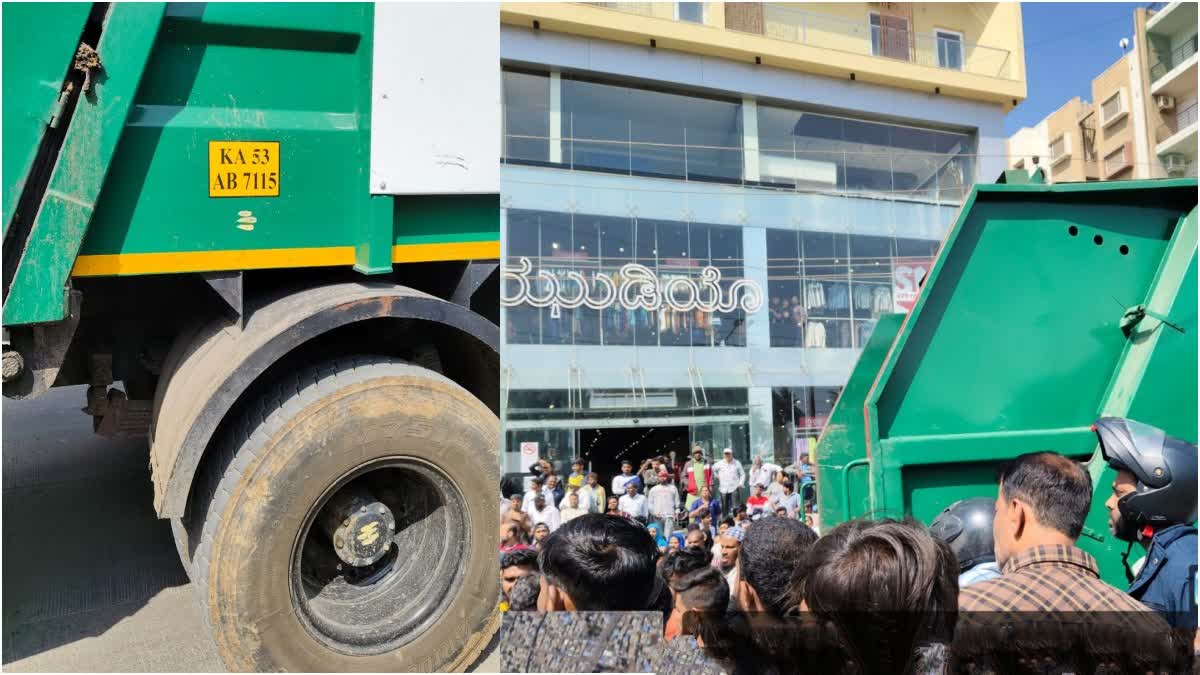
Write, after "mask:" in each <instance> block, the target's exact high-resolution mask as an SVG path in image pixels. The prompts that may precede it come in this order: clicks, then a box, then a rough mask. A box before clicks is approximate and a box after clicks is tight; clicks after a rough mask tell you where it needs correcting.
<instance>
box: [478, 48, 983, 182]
mask: <svg viewBox="0 0 1200 675" xmlns="http://www.w3.org/2000/svg"><path fill="white" fill-rule="evenodd" d="M503 78H504V80H503V84H504V115H503V119H504V125H503V131H502V133H503V134H504V138H503V139H502V143H501V147H502V151H503V153H504V157H503V160H504V161H505V162H508V163H516V164H535V165H551V166H558V167H563V168H568V169H572V170H584V171H601V172H607V173H617V174H622V175H628V176H642V177H658V178H672V179H681V180H687V181H700V182H708V183H730V184H738V185H751V186H759V187H775V188H787V189H792V190H802V191H816V192H835V193H837V192H856V193H874V194H886V195H888V196H890V197H891V198H900V199H909V200H916V201H932V202H938V203H961V201H962V199H963V197H964V196H965V193H966V190H967V189H969V187H970V183H971V180H972V177H973V176H974V173H975V162H974V152H975V147H976V144H975V141H974V136H973V135H972V134H968V133H961V132H953V131H946V130H937V129H929V128H921V127H914V126H908V125H902V124H895V123H885V122H879V121H871V120H865V119H855V118H851V117H844V116H836V115H831V114H825V113H817V112H813V111H806V110H801V109H793V108H787V107H779V106H772V105H766V104H762V103H759V104H756V105H755V107H754V111H753V114H754V122H755V124H754V128H756V129H757V135H756V137H755V139H754V140H755V145H754V146H752V147H756V148H757V149H751V150H747V144H746V136H745V132H746V129H745V127H744V119H743V115H744V114H747V113H746V112H745V111H744V110H743V108H744V104H743V102H742V101H740V100H730V99H722V98H718V97H711V96H700V95H695V94H684V93H676V92H670V91H663V90H659V89H652V88H648V87H644V86H631V85H628V84H611V83H606V82H600V81H594V80H591V79H583V78H579V77H572V76H568V75H565V74H564V75H562V76H561V77H560V78H559V79H558V81H557V85H556V86H557V87H558V94H557V96H553V95H552V94H551V88H552V87H553V86H555V84H554V82H553V81H552V78H551V77H550V75H549V74H548V73H536V72H532V71H519V70H505V71H504V73H503ZM553 98H557V99H558V100H559V101H560V104H559V106H558V108H557V109H556V110H555V111H554V114H553V115H552V114H551V107H552V106H551V100H552V99H553ZM552 119H554V120H556V121H557V123H556V126H555V128H551V120H552Z"/></svg>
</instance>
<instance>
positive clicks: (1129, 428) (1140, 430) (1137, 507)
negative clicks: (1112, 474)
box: [1092, 417, 1196, 541]
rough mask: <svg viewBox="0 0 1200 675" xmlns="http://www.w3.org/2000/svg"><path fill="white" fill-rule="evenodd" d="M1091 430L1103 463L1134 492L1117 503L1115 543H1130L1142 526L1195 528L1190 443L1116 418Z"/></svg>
mask: <svg viewBox="0 0 1200 675" xmlns="http://www.w3.org/2000/svg"><path fill="white" fill-rule="evenodd" d="M1092 430H1093V431H1095V432H1096V435H1097V436H1099V437H1100V452H1101V453H1102V455H1103V456H1104V461H1105V462H1107V463H1108V465H1109V466H1111V467H1112V468H1114V469H1117V470H1122V469H1124V470H1125V471H1128V472H1130V473H1132V474H1133V475H1134V477H1135V478H1136V479H1137V490H1135V491H1134V492H1130V493H1129V494H1127V495H1125V496H1124V497H1121V498H1120V499H1119V500H1117V509H1118V510H1119V511H1120V513H1121V522H1120V524H1119V525H1118V530H1117V532H1116V536H1117V538H1118V539H1123V540H1125V541H1134V540H1136V539H1137V536H1138V533H1139V532H1141V531H1142V530H1143V529H1145V528H1146V527H1147V526H1149V527H1151V528H1154V529H1159V528H1163V527H1166V526H1168V525H1175V524H1177V523H1185V524H1190V523H1193V522H1195V520H1196V444H1195V443H1188V442H1187V441H1185V440H1183V439H1179V438H1172V437H1170V436H1167V435H1166V433H1165V432H1163V430H1162V429H1156V428H1155V427H1152V426H1150V425H1148V424H1142V423H1141V422H1135V421H1133V420H1128V419H1124V418H1121V417H1101V418H1100V419H1098V420H1096V423H1095V424H1094V425H1092Z"/></svg>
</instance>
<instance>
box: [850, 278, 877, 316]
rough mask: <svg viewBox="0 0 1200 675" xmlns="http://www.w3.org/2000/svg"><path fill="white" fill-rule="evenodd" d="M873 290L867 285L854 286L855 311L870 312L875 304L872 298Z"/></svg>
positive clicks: (857, 284)
mask: <svg viewBox="0 0 1200 675" xmlns="http://www.w3.org/2000/svg"><path fill="white" fill-rule="evenodd" d="M871 291H872V288H871V287H870V286H869V285H867V284H859V283H856V284H855V285H854V309H865V310H868V311H869V310H870V309H871V307H872V306H873V304H874V302H873V299H872V297H871Z"/></svg>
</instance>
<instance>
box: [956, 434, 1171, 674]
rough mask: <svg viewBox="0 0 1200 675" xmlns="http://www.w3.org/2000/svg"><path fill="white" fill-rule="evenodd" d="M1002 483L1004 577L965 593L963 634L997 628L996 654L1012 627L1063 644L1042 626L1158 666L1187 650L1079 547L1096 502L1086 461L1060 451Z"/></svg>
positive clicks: (999, 537) (999, 544) (1028, 458)
mask: <svg viewBox="0 0 1200 675" xmlns="http://www.w3.org/2000/svg"><path fill="white" fill-rule="evenodd" d="M999 483H1000V485H999V493H998V495H997V497H996V518H995V521H994V524H993V528H992V534H993V538H994V540H995V548H996V562H997V563H998V564H999V565H1000V569H1001V576H999V577H997V578H995V579H990V580H988V581H982V582H979V583H976V584H972V585H971V586H968V587H966V588H963V589H962V590H961V591H960V592H959V598H958V608H959V610H960V612H962V614H960V616H959V626H960V629H962V628H967V627H969V626H971V625H974V626H980V625H983V626H985V627H986V626H987V625H989V624H990V625H992V626H993V627H994V628H993V629H992V632H991V633H986V632H985V633H984V635H991V636H992V638H993V639H986V640H985V641H986V642H988V643H990V644H991V645H993V646H995V647H996V648H997V649H1003V648H1005V646H1004V643H1005V640H1004V636H1005V635H1012V633H1011V631H1012V630H1013V629H1016V630H1017V635H1020V634H1021V633H1022V630H1026V631H1027V630H1029V629H1030V628H1031V627H1035V626H1037V625H1039V624H1040V625H1045V626H1047V627H1048V628H1049V629H1050V631H1049V632H1050V633H1052V634H1053V635H1060V637H1053V636H1052V635H1048V634H1044V633H1038V630H1040V629H1037V630H1034V634H1035V635H1037V636H1038V637H1037V640H1042V641H1046V640H1049V641H1051V642H1054V641H1056V640H1057V641H1060V642H1062V646H1063V647H1064V648H1065V647H1066V646H1068V645H1072V644H1076V645H1077V644H1085V643H1086V642H1087V641H1086V640H1084V641H1083V642H1080V639H1079V638H1080V636H1081V635H1083V634H1087V635H1090V636H1093V637H1097V636H1098V635H1099V634H1100V633H1101V632H1104V634H1106V635H1115V636H1118V637H1119V638H1120V640H1118V641H1117V642H1120V645H1118V646H1117V647H1116V649H1117V650H1118V651H1121V652H1127V654H1126V655H1129V654H1133V655H1135V656H1139V657H1140V656H1145V657H1147V658H1149V659H1150V662H1152V663H1153V662H1155V661H1154V660H1155V659H1159V660H1158V661H1157V663H1160V664H1161V663H1170V659H1171V658H1172V655H1178V654H1179V649H1181V648H1182V649H1186V647H1183V645H1184V644H1185V642H1186V643H1190V639H1188V638H1186V637H1184V636H1180V638H1182V639H1179V640H1178V641H1176V640H1175V639H1173V638H1171V637H1169V635H1170V628H1169V626H1168V625H1167V623H1166V621H1164V620H1163V619H1162V617H1160V616H1159V615H1158V614H1157V613H1156V612H1154V611H1152V610H1150V608H1148V607H1147V606H1146V605H1144V604H1143V603H1141V602H1139V601H1138V600H1136V599H1134V598H1132V597H1130V596H1129V595H1128V594H1127V593H1125V592H1124V591H1121V590H1120V589H1117V588H1115V587H1113V586H1110V585H1108V584H1107V583H1105V582H1103V581H1101V580H1100V570H1099V567H1098V566H1097V564H1096V559H1095V558H1093V557H1092V556H1091V555H1090V554H1088V553H1087V552H1085V551H1084V550H1082V549H1080V548H1079V547H1078V546H1076V545H1075V542H1076V540H1078V538H1079V535H1080V533H1081V532H1082V531H1083V522H1084V518H1085V517H1086V516H1087V513H1088V509H1089V508H1090V506H1091V501H1092V480H1091V477H1090V476H1089V475H1088V472H1087V471H1086V469H1085V467H1084V466H1083V465H1082V464H1080V463H1078V462H1075V461H1073V460H1071V459H1068V458H1067V457H1064V456H1062V455H1059V454H1057V453H1053V452H1034V453H1028V454H1024V455H1021V456H1019V457H1017V458H1016V459H1015V460H1013V461H1012V463H1011V464H1009V465H1008V466H1007V467H1005V468H1004V470H1003V471H1002V472H1001V474H1000V477H999ZM1004 623H1008V624H1009V626H1010V627H1009V628H1004V627H1003V626H1002V624H1004ZM997 629H998V630H997ZM1006 631H1009V632H1007V633H1006ZM1062 631H1065V632H1062ZM1072 631H1074V634H1072ZM1113 631H1115V632H1113ZM960 632H962V631H960ZM1093 634H1095V635H1093ZM1061 636H1066V637H1061ZM1013 640H1016V641H1018V642H1021V641H1022V640H1021V638H1020V637H1017V636H1016V635H1012V638H1010V639H1009V640H1008V642H1012V641H1013ZM1037 640H1035V642H1036V641H1037ZM1113 642H1114V641H1111V640H1110V641H1109V645H1108V646H1110V647H1111V646H1112V643H1113ZM1051 651H1053V650H1051ZM1162 655H1166V656H1162ZM1160 657H1161V658H1160ZM1163 659H1166V660H1165V661H1164V660H1163ZM1168 669H1169V670H1170V669H1171V668H1168Z"/></svg>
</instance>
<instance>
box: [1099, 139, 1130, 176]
mask: <svg viewBox="0 0 1200 675" xmlns="http://www.w3.org/2000/svg"><path fill="white" fill-rule="evenodd" d="M1128 149H1129V146H1128V145H1122V146H1121V147H1119V148H1117V149H1116V150H1113V151H1112V152H1110V153H1108V154H1107V155H1105V156H1104V175H1105V176H1112V175H1113V174H1115V173H1117V172H1119V171H1122V170H1124V169H1125V168H1126V167H1127V166H1128V165H1129V155H1128Z"/></svg>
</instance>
